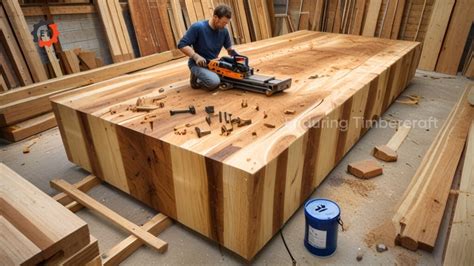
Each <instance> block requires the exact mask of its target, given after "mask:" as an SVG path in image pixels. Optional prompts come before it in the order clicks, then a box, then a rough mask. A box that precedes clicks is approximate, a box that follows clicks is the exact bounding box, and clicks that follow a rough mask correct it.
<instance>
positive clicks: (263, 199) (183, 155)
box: [52, 31, 420, 259]
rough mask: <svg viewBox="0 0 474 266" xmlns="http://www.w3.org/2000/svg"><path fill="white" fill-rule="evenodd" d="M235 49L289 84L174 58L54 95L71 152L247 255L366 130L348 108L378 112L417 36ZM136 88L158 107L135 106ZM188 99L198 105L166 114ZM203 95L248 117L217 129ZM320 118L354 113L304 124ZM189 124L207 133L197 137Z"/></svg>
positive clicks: (407, 67)
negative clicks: (192, 79)
mask: <svg viewBox="0 0 474 266" xmlns="http://www.w3.org/2000/svg"><path fill="white" fill-rule="evenodd" d="M237 49H238V51H239V52H241V53H242V54H245V55H247V56H249V58H250V63H251V65H253V66H254V67H255V69H258V70H259V73H262V74H266V75H275V76H276V77H278V78H282V79H283V78H287V77H291V78H293V85H292V88H291V89H290V90H288V91H287V92H285V93H282V94H277V95H274V96H272V97H267V96H265V95H262V94H255V93H243V92H242V91H238V90H229V91H220V92H216V93H215V94H214V95H213V94H212V93H210V92H206V91H204V90H193V89H191V88H190V87H189V83H188V82H189V81H188V80H187V78H183V77H187V76H188V75H189V72H188V71H189V70H188V68H187V62H186V60H181V61H176V62H174V63H170V64H166V65H163V66H158V67H156V68H154V69H152V70H149V71H145V72H141V73H138V74H135V75H133V74H132V75H129V76H128V77H127V78H126V79H117V80H115V81H114V83H113V84H112V83H109V84H103V85H102V86H95V87H90V88H85V89H81V90H76V91H73V92H70V93H65V94H62V95H60V96H58V97H54V98H52V102H53V106H54V111H55V115H56V116H57V117H58V118H59V120H58V124H59V128H60V131H61V136H62V138H63V142H64V145H65V148H66V151H67V154H68V158H69V159H70V160H71V161H72V162H74V163H76V164H79V165H80V166H81V167H83V168H85V169H87V170H88V171H90V172H92V173H94V174H95V175H96V176H98V177H99V178H101V179H102V180H104V181H105V182H107V183H109V184H111V185H113V186H115V187H117V188H119V189H121V190H122V191H124V192H126V193H128V194H130V195H132V196H133V197H135V198H137V199H139V200H140V201H142V202H144V203H146V204H147V205H149V206H152V207H153V208H155V209H157V210H160V212H163V213H164V214H166V215H168V216H169V217H171V218H172V219H175V220H177V221H179V222H180V223H182V224H184V225H186V226H188V227H190V228H191V229H193V230H195V231H197V232H199V233H201V234H202V235H204V236H206V237H208V238H210V239H213V240H215V241H217V242H219V243H220V244H222V245H223V246H224V247H226V248H228V249H230V250H232V251H234V252H236V253H237V254H239V255H240V256H242V257H244V258H246V259H251V258H253V257H254V256H255V254H256V253H257V252H258V251H259V250H260V249H261V248H262V247H263V246H264V244H265V243H266V242H267V241H269V240H270V238H271V237H272V236H273V235H274V234H275V233H276V232H277V231H278V230H279V229H280V228H281V227H282V226H283V225H284V223H285V222H286V221H287V220H288V219H289V218H290V217H291V215H292V214H293V213H294V212H295V211H296V210H297V209H298V208H299V206H300V205H301V203H302V202H304V201H305V199H306V198H307V197H308V196H309V195H310V194H311V192H312V191H313V190H314V188H315V187H317V186H318V185H319V183H320V182H321V181H322V180H323V179H324V177H325V176H326V175H327V174H328V173H329V172H330V170H331V169H332V168H333V167H334V166H335V165H336V164H337V163H338V162H339V161H340V160H341V159H342V158H343V156H344V154H346V153H347V152H348V151H349V149H350V148H351V147H352V146H353V145H354V144H355V143H356V142H357V140H358V139H359V138H360V137H361V136H362V135H363V133H364V132H366V129H367V128H361V124H363V123H361V124H357V123H356V122H354V121H355V120H354V119H355V117H364V118H365V119H372V118H376V117H379V116H380V115H381V114H382V113H383V112H384V111H385V110H386V109H387V108H388V106H389V105H390V104H391V103H392V102H393V101H394V100H395V98H396V97H397V96H398V95H399V94H400V93H401V92H402V91H403V89H404V88H405V87H406V85H407V84H408V82H409V81H410V80H411V78H412V77H413V75H414V73H415V68H416V65H417V60H418V58H419V53H420V46H419V44H418V43H413V42H403V41H395V40H390V39H378V38H365V37H360V36H349V35H340V34H329V33H320V32H308V31H299V32H295V33H292V34H288V35H285V36H279V37H276V38H272V39H267V40H263V41H260V42H255V43H252V44H245V45H241V46H239V47H237ZM302 62H304V64H302ZM315 75H317V76H315ZM160 88H162V89H163V90H160ZM139 97H145V100H146V99H148V100H149V101H150V103H152V102H153V99H156V98H159V99H160V100H159V101H158V102H156V103H157V104H159V102H162V103H163V104H164V107H162V108H156V109H155V110H154V111H151V112H135V111H133V110H134V108H133V107H134V106H135V104H136V102H137V99H138V98H139ZM163 97H164V98H163ZM72 99H74V100H73V101H71V100H72ZM242 100H246V101H247V103H248V107H247V108H242V107H241V101H242ZM142 101H144V100H143V99H142ZM190 104H193V105H194V106H195V107H196V110H197V114H196V115H187V114H183V115H177V116H172V117H170V114H169V111H170V110H171V109H181V108H186V107H187V106H188V105H190ZM207 105H212V106H214V107H215V110H216V111H223V112H224V111H225V112H228V113H232V114H233V117H234V118H235V117H240V118H242V119H251V120H252V124H251V125H249V126H243V127H238V126H237V125H235V124H234V128H233V132H232V133H231V134H230V135H229V136H225V135H221V126H222V124H220V123H219V122H218V118H217V117H216V116H213V117H212V123H211V126H210V127H209V126H208V125H207V123H206V122H205V119H204V118H205V113H204V111H203V109H204V106H207ZM257 105H258V108H257V107H256V106H257ZM129 106H130V107H129ZM285 110H287V111H288V112H287V114H285V113H284V111H285ZM290 110H291V111H290ZM264 112H265V113H266V116H265V114H264ZM216 115H217V114H216ZM265 117H266V118H265ZM325 118H332V119H335V120H336V121H338V120H348V121H351V122H349V126H348V130H347V131H340V130H339V129H338V128H337V127H332V128H321V127H319V128H318V127H310V128H308V127H307V126H308V125H309V126H311V125H312V123H316V122H317V121H321V120H322V119H325ZM267 123H270V124H273V125H274V128H272V127H267V126H265V124H267ZM186 124H190V125H192V126H191V127H189V128H187V127H186ZM305 125H306V126H305ZM227 126H230V124H227ZM194 127H200V128H201V129H206V130H207V129H210V130H211V131H212V133H211V135H210V136H206V137H203V138H201V139H199V138H197V136H196V133H195V132H194ZM364 127H365V126H364ZM174 129H176V130H174ZM184 129H186V130H187V133H186V134H183V132H184Z"/></svg>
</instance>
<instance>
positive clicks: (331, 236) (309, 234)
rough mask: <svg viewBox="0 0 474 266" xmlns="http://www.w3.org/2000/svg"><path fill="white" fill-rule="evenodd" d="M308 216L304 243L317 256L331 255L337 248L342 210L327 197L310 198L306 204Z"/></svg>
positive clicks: (306, 214)
mask: <svg viewBox="0 0 474 266" xmlns="http://www.w3.org/2000/svg"><path fill="white" fill-rule="evenodd" d="M304 214H305V217H306V225H305V233H304V245H305V247H306V248H307V249H308V250H309V252H311V253H312V254H314V255H316V256H321V257H325V256H330V255H332V254H333V253H334V251H336V248H337V232H338V229H339V226H338V224H339V220H340V215H341V210H340V208H339V206H338V205H337V204H336V203H335V202H334V201H331V200H327V199H310V200H308V201H307V202H306V204H305V205H304Z"/></svg>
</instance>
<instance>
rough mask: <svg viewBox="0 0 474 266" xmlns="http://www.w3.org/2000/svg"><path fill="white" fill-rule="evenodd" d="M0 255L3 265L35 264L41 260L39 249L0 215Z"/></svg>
mask: <svg viewBox="0 0 474 266" xmlns="http://www.w3.org/2000/svg"><path fill="white" fill-rule="evenodd" d="M0 231H1V232H2V237H0V257H1V258H2V263H4V264H5V265H7V264H8V265H20V264H32V265H33V264H37V263H40V262H41V254H40V253H41V249H39V248H38V247H37V246H36V245H35V244H34V243H33V242H31V241H30V240H29V239H28V238H27V237H26V236H24V235H23V234H22V233H21V232H20V231H18V229H16V228H15V226H13V225H12V224H11V223H10V222H9V221H8V220H7V219H5V217H3V216H2V215H0Z"/></svg>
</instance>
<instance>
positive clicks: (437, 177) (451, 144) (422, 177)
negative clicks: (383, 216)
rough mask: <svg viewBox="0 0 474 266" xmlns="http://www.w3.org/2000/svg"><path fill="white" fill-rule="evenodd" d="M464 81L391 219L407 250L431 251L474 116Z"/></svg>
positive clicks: (399, 241)
mask: <svg viewBox="0 0 474 266" xmlns="http://www.w3.org/2000/svg"><path fill="white" fill-rule="evenodd" d="M473 87H474V85H473V84H470V85H468V87H467V88H466V89H465V91H464V93H463V95H462V97H461V99H460V101H459V102H458V103H457V105H456V106H455V107H454V109H453V111H452V112H451V113H450V115H449V116H448V119H447V120H446V122H445V124H444V126H443V127H442V128H441V130H440V132H439V133H438V135H437V137H436V138H435V141H434V142H433V144H432V145H431V146H430V148H429V150H428V152H427V153H426V155H425V157H424V158H423V160H422V162H421V165H420V167H419V168H418V170H417V171H416V173H415V176H414V177H413V179H412V181H411V183H410V184H409V186H408V189H407V190H406V191H405V195H404V197H403V199H402V201H401V203H400V206H399V208H398V210H397V212H396V213H395V215H394V217H393V219H392V221H393V223H394V224H395V226H396V228H397V238H396V242H397V243H399V244H400V245H402V246H403V247H405V248H407V249H409V250H417V249H419V248H420V249H424V250H428V251H432V250H433V248H434V246H435V243H436V239H437V237H438V232H439V227H440V225H441V221H442V218H443V214H444V210H445V207H446V201H447V199H448V196H449V192H450V189H451V185H452V182H453V178H454V174H455V172H456V168H457V166H458V163H459V160H460V158H461V153H462V150H463V148H464V144H465V142H466V137H467V134H468V131H469V126H470V125H471V122H472V121H473V120H474V107H473V106H471V105H470V104H469V103H468V94H469V91H470V90H472V89H473Z"/></svg>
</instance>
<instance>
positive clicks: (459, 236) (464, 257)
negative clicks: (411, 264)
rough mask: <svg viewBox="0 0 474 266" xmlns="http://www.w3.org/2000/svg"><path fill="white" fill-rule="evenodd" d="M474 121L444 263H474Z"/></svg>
mask: <svg viewBox="0 0 474 266" xmlns="http://www.w3.org/2000/svg"><path fill="white" fill-rule="evenodd" d="M472 195H474V122H471V127H470V129H469V136H468V140H467V146H466V155H465V158H464V164H463V167H462V173H461V183H460V185H459V193H458V196H457V200H456V206H455V207H454V208H455V210H454V218H453V220H452V224H451V230H450V233H449V237H448V240H447V244H446V254H445V256H444V265H474V256H473V255H472V251H473V250H474V245H473V244H474V230H472V228H473V227H474V220H473V219H472V217H474V208H473V204H472Z"/></svg>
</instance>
